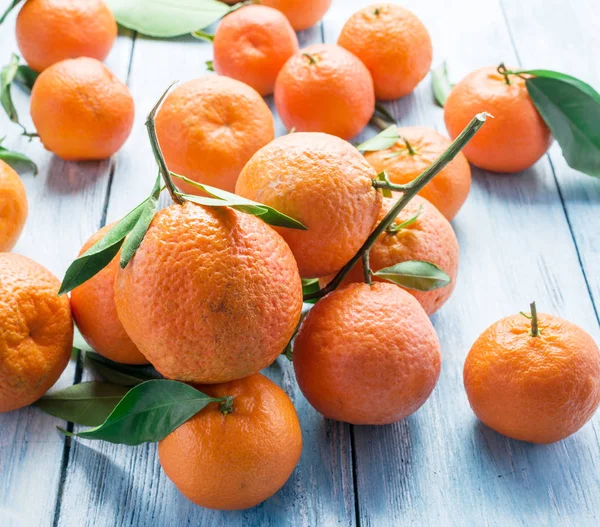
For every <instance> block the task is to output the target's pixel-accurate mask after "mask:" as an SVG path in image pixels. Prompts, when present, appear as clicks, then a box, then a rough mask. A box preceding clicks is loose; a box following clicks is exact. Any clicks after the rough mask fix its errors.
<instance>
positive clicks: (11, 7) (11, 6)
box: [0, 0, 21, 24]
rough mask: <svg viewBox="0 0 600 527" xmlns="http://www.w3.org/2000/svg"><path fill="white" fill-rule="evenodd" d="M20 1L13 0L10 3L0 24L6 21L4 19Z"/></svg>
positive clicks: (1, 17) (0, 17) (0, 19)
mask: <svg viewBox="0 0 600 527" xmlns="http://www.w3.org/2000/svg"><path fill="white" fill-rule="evenodd" d="M20 3H21V0H13V1H12V2H11V3H10V4H8V7H7V8H6V10H5V11H4V13H2V15H1V16H0V24H2V22H4V20H5V19H6V17H7V16H8V14H9V13H10V12H11V11H12V10H13V9H14V8H15V7H16V6H17V5H18V4H20Z"/></svg>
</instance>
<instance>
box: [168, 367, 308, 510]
mask: <svg viewBox="0 0 600 527" xmlns="http://www.w3.org/2000/svg"><path fill="white" fill-rule="evenodd" d="M197 388H198V389H199V390H201V391H202V392H203V393H206V394H207V395H210V396H212V397H215V398H220V397H226V396H232V397H233V403H232V407H231V408H229V409H228V410H231V411H230V412H229V413H224V412H223V411H221V406H220V404H219V403H211V404H209V405H208V406H207V407H206V408H204V409H203V410H201V411H200V412H198V413H197V414H196V415H195V416H194V417H192V418H191V419H190V420H189V421H187V422H186V423H184V424H183V425H181V426H180V427H179V428H177V429H176V430H175V431H174V432H172V433H171V434H169V435H168V436H167V437H165V438H164V439H163V440H162V441H160V442H159V444H158V455H159V458H160V464H161V465H162V468H163V470H164V471H165V473H166V474H167V476H168V477H169V479H170V480H171V481H172V482H173V483H174V484H175V486H176V487H177V488H178V489H179V490H180V491H181V492H182V494H183V495H184V496H185V497H187V498H188V499H189V500H191V501H193V502H194V503H196V504H197V505H200V506H202V507H208V508H210V509H221V510H238V509H247V508H249V507H254V506H255V505H258V504H259V503H261V502H262V501H264V500H266V499H267V498H269V497H271V496H272V495H273V494H275V493H276V492H277V491H278V490H279V489H280V488H281V487H282V486H283V485H284V483H285V482H286V481H287V480H288V478H289V477H290V475H291V473H292V472H293V470H294V468H295V467H296V465H297V464H298V460H299V459H300V454H301V452H302V432H301V429H300V423H299V422H298V416H297V415H296V410H295V409H294V405H293V404H292V401H291V400H290V398H289V397H288V396H287V395H286V394H285V392H284V391H283V390H282V389H281V388H279V386H277V385H276V384H274V383H273V382H271V381H270V380H269V379H267V378H266V377H264V376H263V375H260V374H256V375H251V376H250V377H246V378H244V379H241V380H237V381H233V382H229V383H226V384H218V385H211V386H197Z"/></svg>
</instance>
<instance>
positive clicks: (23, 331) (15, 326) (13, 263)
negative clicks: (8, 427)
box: [0, 253, 73, 412]
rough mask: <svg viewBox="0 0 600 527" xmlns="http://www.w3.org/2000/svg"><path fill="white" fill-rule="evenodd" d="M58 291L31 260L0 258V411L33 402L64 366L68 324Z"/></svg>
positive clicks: (69, 335)
mask: <svg viewBox="0 0 600 527" xmlns="http://www.w3.org/2000/svg"><path fill="white" fill-rule="evenodd" d="M59 287H60V282H59V281H58V279H57V278H56V277H55V276H54V275H53V274H52V273H51V272H50V271H48V270H47V269H46V268H44V267H42V266H41V265H39V264H37V263H36V262H34V261H33V260H30V259H29V258H26V257H25V256H21V255H19V254H14V253H0V412H9V411H10V410H16V409H17V408H22V407H23V406H27V405H29V404H31V403H33V402H35V401H37V400H38V399H39V398H40V397H41V396H42V395H44V393H46V391H47V390H48V389H49V388H50V387H51V386H52V385H53V384H54V383H55V382H56V381H57V380H58V378H59V377H60V375H61V373H62V372H63V370H64V369H65V367H66V366H67V363H68V362H69V357H70V356H71V349H72V346H73V320H72V318H71V310H70V308H69V300H68V298H67V297H65V296H61V297H59V296H58V295H57V293H58V289H59Z"/></svg>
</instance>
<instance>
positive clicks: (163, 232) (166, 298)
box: [115, 202, 302, 384]
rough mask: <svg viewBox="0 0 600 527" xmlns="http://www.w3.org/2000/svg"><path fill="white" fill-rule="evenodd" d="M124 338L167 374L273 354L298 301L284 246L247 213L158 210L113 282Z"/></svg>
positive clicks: (247, 362)
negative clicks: (125, 265) (127, 336)
mask: <svg viewBox="0 0 600 527" xmlns="http://www.w3.org/2000/svg"><path fill="white" fill-rule="evenodd" d="M115 301H116V305H117V313H118V315H119V319H120V320H121V322H122V324H123V327H124V328H125V331H126V332H127V334H128V335H129V336H130V337H131V340H133V342H134V343H135V344H136V346H137V347H138V349H139V350H140V351H141V352H142V353H143V354H144V356H145V357H146V358H147V359H148V360H149V361H150V362H151V363H152V364H153V365H154V367H155V368H156V369H157V370H158V371H159V372H160V373H162V374H163V375H164V376H165V377H168V378H171V379H176V380H180V381H189V382H199V383H207V384H213V383H219V382H227V381H231V380H234V379H240V378H242V377H246V376H247V375H250V374H252V373H256V372H257V371H259V370H261V369H262V368H265V367H266V366H268V365H269V364H271V363H272V362H273V361H274V360H275V359H276V358H277V357H278V355H279V354H280V353H281V352H282V350H283V349H284V348H285V346H286V345H287V343H288V342H289V340H290V338H291V337H292V334H293V333H294V330H295V328H296V325H297V324H298V320H299V318H300V312H301V310H302V285H301V282H300V276H299V275H298V266H297V265H296V262H295V261H294V256H293V255H292V252H291V251H290V249H289V247H288V246H287V245H286V243H285V242H284V240H283V238H281V236H279V235H278V234H277V233H276V232H275V231H274V230H273V229H271V227H269V226H268V225H267V224H266V223H264V222H263V221H262V220H260V219H259V218H257V217H255V216H250V215H248V214H243V213H241V212H236V211H235V210H232V209H229V208H226V207H222V208H220V207H212V208H210V207H201V206H199V205H193V204H191V203H190V202H187V203H185V204H184V205H172V206H170V207H168V208H166V209H163V210H161V211H159V212H158V213H157V214H156V215H155V217H154V219H153V221H152V224H151V225H150V228H149V229H148V232H147V233H146V235H145V236H144V239H143V241H142V243H141V245H140V247H139V249H138V250H137V252H136V253H135V255H134V257H133V258H132V259H131V261H130V262H129V263H128V265H127V267H125V269H119V270H118V272H117V278H116V282H115Z"/></svg>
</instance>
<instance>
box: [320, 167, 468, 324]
mask: <svg viewBox="0 0 600 527" xmlns="http://www.w3.org/2000/svg"><path fill="white" fill-rule="evenodd" d="M436 177H439V176H436ZM434 181H435V179H434ZM397 199H398V196H395V197H394V198H384V200H383V206H382V208H381V212H380V213H379V218H378V221H381V220H382V219H383V217H384V216H385V215H386V214H387V213H388V212H389V210H390V209H391V208H392V206H393V205H394V203H395V202H396V200H397ZM369 259H370V264H371V270H372V271H373V272H376V271H379V270H381V269H385V268H388V267H391V266H393V265H395V264H398V263H400V262H406V261H414V260H419V261H425V262H429V263H432V264H434V265H436V266H437V267H439V268H440V269H442V270H443V271H444V272H445V273H446V274H447V275H448V277H449V278H450V283H449V284H448V285H446V286H444V287H441V288H436V289H433V290H430V291H420V290H418V289H415V286H412V287H406V288H405V289H406V291H407V292H408V293H410V294H411V295H412V296H414V297H415V298H416V299H417V300H418V301H419V303H420V304H421V306H422V307H423V309H424V310H425V312H426V313H427V314H428V315H431V314H433V313H435V312H436V311H437V310H438V309H439V308H440V307H442V305H444V303H445V302H446V301H447V300H448V299H449V298H450V296H451V295H452V292H453V291H454V287H455V285H456V276H457V274H458V260H459V247H458V240H457V239H456V235H455V234H454V231H453V229H452V226H451V225H450V223H449V222H448V220H447V219H446V218H444V216H442V214H441V213H440V212H439V211H438V210H437V209H436V208H435V207H434V206H433V205H432V204H431V203H429V202H428V201H427V200H426V199H425V198H422V197H420V196H415V197H414V198H413V199H412V200H411V201H410V202H409V203H408V205H407V206H406V207H405V208H404V209H403V210H402V211H401V212H400V214H399V215H398V216H397V217H396V219H395V220H394V223H393V224H392V225H391V226H390V227H389V228H388V229H387V230H386V232H384V233H383V234H381V235H380V236H379V238H378V240H377V241H376V242H375V244H374V245H373V247H372V248H371V250H370V252H369ZM332 278H333V275H331V276H329V277H327V278H322V279H321V280H320V283H321V285H322V286H325V285H326V284H327V283H328V282H329V281H330V280H331V279H332ZM374 279H375V280H381V281H383V279H380V278H378V277H377V276H375V277H374ZM362 281H363V270H362V266H361V264H360V263H358V264H356V265H355V266H354V267H353V268H352V270H351V271H350V272H349V273H348V274H347V275H346V277H345V278H344V280H343V282H342V285H343V284H348V283H351V282H362ZM406 283H407V284H410V281H406Z"/></svg>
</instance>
